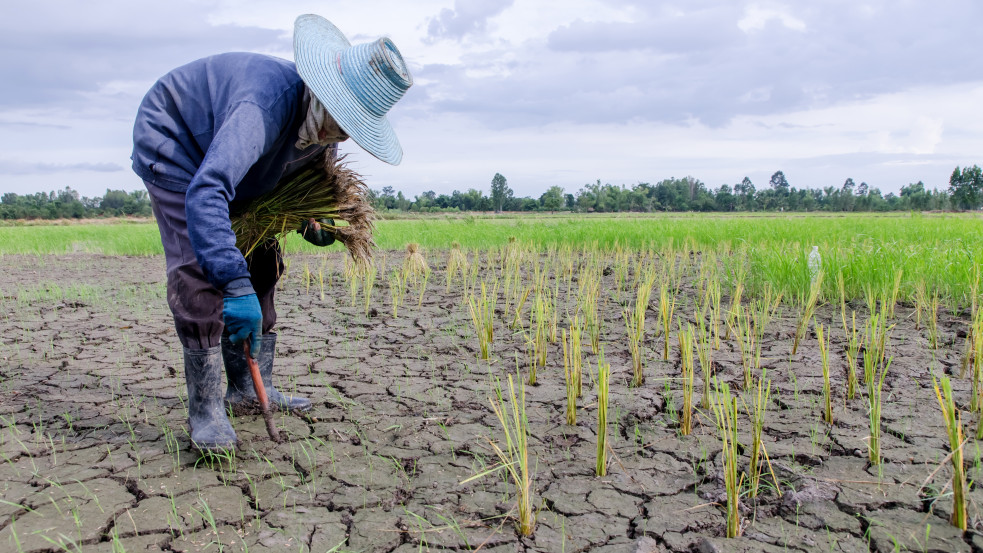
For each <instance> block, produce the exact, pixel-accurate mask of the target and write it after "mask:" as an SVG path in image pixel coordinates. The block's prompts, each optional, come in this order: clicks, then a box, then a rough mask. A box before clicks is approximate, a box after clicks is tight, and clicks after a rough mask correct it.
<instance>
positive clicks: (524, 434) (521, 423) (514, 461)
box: [461, 367, 536, 536]
mask: <svg viewBox="0 0 983 553" xmlns="http://www.w3.org/2000/svg"><path fill="white" fill-rule="evenodd" d="M516 369H517V372H518V367H516ZM508 386H509V389H508V403H509V405H506V401H505V398H504V397H503V395H502V391H501V386H496V389H495V393H496V397H494V398H488V400H489V402H490V403H491V407H492V411H493V412H494V413H495V417H496V418H497V419H498V422H499V424H500V425H501V427H502V435H503V437H504V444H503V445H504V447H502V446H500V445H499V444H498V443H496V442H495V441H493V440H488V442H489V444H491V447H492V451H494V452H495V456H496V457H498V461H499V462H498V464H497V465H495V466H494V467H492V468H490V469H488V470H486V471H484V472H481V473H479V474H476V475H474V476H472V477H471V478H468V479H467V480H464V481H463V482H461V483H462V484H465V483H467V482H470V481H472V480H476V479H479V478H482V477H484V476H486V475H488V474H492V473H495V472H498V471H500V470H505V471H506V474H508V476H509V479H510V480H511V481H512V484H513V485H514V486H515V489H516V510H517V512H518V515H517V518H518V524H517V530H518V532H519V534H520V535H523V536H531V535H532V533H533V530H534V529H535V527H536V517H535V516H534V514H533V508H532V506H533V497H532V471H531V468H530V465H529V419H528V418H527V417H526V389H525V387H524V386H523V385H522V382H521V381H520V382H519V384H518V388H519V393H518V395H517V394H516V386H515V384H514V383H513V381H512V375H511V374H510V375H508Z"/></svg>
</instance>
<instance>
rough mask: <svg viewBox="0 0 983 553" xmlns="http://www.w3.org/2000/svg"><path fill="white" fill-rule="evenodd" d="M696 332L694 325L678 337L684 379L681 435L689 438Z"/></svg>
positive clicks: (680, 423)
mask: <svg viewBox="0 0 983 553" xmlns="http://www.w3.org/2000/svg"><path fill="white" fill-rule="evenodd" d="M694 334H695V331H694V330H693V325H689V327H688V328H687V329H686V330H683V329H682V328H680V329H679V332H678V334H677V335H676V337H677V339H678V340H679V361H680V367H681V369H682V373H683V374H682V377H683V412H682V414H681V415H680V417H679V433H680V434H682V435H683V436H689V435H690V433H691V432H692V431H693V373H694V369H695V367H694V366H693V342H694V336H693V335H694Z"/></svg>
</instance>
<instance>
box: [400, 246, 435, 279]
mask: <svg viewBox="0 0 983 553" xmlns="http://www.w3.org/2000/svg"><path fill="white" fill-rule="evenodd" d="M429 272H430V265H429V264H428V263H427V258H425V257H423V253H421V252H420V245H419V244H417V243H416V242H410V243H409V244H407V245H406V257H405V258H404V259H403V273H405V274H406V276H407V277H408V279H409V280H412V281H416V279H418V278H421V277H422V276H423V275H424V274H425V273H429Z"/></svg>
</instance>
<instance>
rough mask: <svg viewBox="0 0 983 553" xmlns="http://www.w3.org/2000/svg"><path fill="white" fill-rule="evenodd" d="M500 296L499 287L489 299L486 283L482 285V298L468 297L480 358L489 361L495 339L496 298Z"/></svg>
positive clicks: (496, 286) (494, 289) (472, 295)
mask: <svg viewBox="0 0 983 553" xmlns="http://www.w3.org/2000/svg"><path fill="white" fill-rule="evenodd" d="M497 295H498V285H497V284H496V285H495V288H493V290H492V294H491V296H490V297H489V295H488V291H487V289H486V287H485V283H484V282H482V283H481V298H480V300H479V299H477V298H476V297H475V296H474V294H473V293H472V294H471V295H470V296H469V297H468V312H469V313H470V315H471V322H472V323H474V330H475V334H477V335H478V352H479V355H478V357H479V358H480V359H488V355H489V351H490V348H491V343H492V340H493V339H494V326H493V319H492V316H493V313H494V306H495V297H496V296H497Z"/></svg>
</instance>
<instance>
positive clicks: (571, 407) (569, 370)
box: [563, 329, 579, 426]
mask: <svg viewBox="0 0 983 553" xmlns="http://www.w3.org/2000/svg"><path fill="white" fill-rule="evenodd" d="M571 350H572V348H571V346H570V342H568V341H567V330H566V329H563V381H564V384H565V386H566V392H567V411H566V414H567V424H569V425H571V426H573V425H576V424H577V380H578V378H579V375H578V374H577V372H576V371H577V369H576V368H575V367H574V363H573V358H572V352H571Z"/></svg>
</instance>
